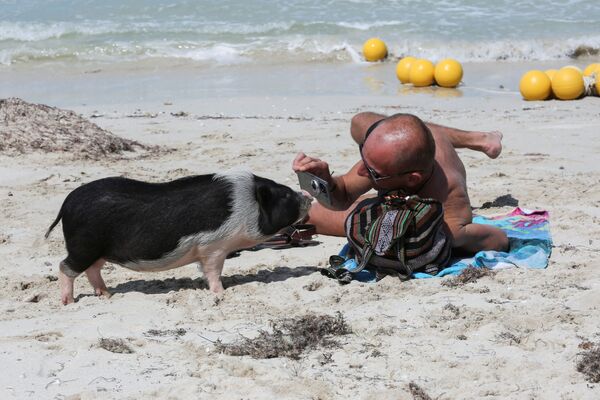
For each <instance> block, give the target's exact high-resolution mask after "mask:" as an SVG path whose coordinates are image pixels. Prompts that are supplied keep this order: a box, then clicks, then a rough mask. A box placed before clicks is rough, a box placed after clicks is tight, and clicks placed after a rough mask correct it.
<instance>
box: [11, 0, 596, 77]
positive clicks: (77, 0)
mask: <svg viewBox="0 0 600 400" xmlns="http://www.w3.org/2000/svg"><path fill="white" fill-rule="evenodd" d="M372 36H377V37H380V38H382V39H383V40H384V41H385V42H386V43H387V44H388V47H389V50H390V53H391V55H392V57H400V56H403V55H407V54H410V55H414V56H418V57H426V58H429V59H431V60H433V61H435V60H438V59H440V58H443V57H454V58H457V59H459V60H461V61H463V62H469V61H472V62H479V61H494V60H509V61H535V60H561V59H569V58H571V57H573V56H574V53H576V51H577V49H579V50H581V49H587V50H590V51H591V52H592V53H594V52H598V49H600V3H599V2H598V1H597V0H595V1H587V0H586V1H583V0H582V1H575V0H574V1H532V0H526V1H520V2H515V1H507V0H497V1H495V2H494V3H493V4H492V2H484V1H473V0H462V1H433V0H425V1H408V0H405V1H384V0H380V1H378V0H354V1H339V0H330V1H319V0H303V1H295V2H289V1H280V0H273V1H260V0H246V1H240V0H237V1H231V0H225V1H219V2H208V1H191V0H188V1H173V0H171V1H167V0H134V1H117V0H104V1H99V0H96V1H92V0H88V1H83V0H11V1H0V64H3V65H29V64H35V63H40V62H63V63H65V62H66V63H73V62H82V63H92V64H102V63H110V64H114V63H120V62H127V63H131V62H133V63H137V62H146V61H149V60H150V61H153V60H156V59H161V60H163V61H167V62H175V63H187V62H191V63H195V64H199V65H204V64H207V65H223V64H244V63H254V64H261V63H265V64H290V63H314V62H326V63H360V62H362V60H361V54H360V53H361V48H362V44H363V42H364V41H365V40H366V39H368V38H369V37H372ZM596 57H597V56H596Z"/></svg>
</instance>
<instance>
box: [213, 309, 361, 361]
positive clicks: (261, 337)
mask: <svg viewBox="0 0 600 400" xmlns="http://www.w3.org/2000/svg"><path fill="white" fill-rule="evenodd" d="M271 328H272V332H267V331H264V330H261V331H259V334H258V337H256V338H254V339H248V338H242V339H240V340H239V341H237V342H234V343H230V344H225V343H221V341H217V342H216V349H217V351H219V352H222V353H225V354H228V355H231V356H252V357H253V358H276V357H288V358H292V359H295V360H297V359H299V358H300V355H301V354H302V352H303V351H304V350H310V349H314V348H316V347H318V346H322V347H335V346H338V345H339V344H338V343H337V342H336V341H334V340H332V339H331V336H334V335H346V334H349V333H351V330H350V327H349V326H348V324H347V323H346V321H345V319H344V316H343V315H342V314H341V313H339V312H338V313H337V315H336V316H335V317H333V316H329V315H315V314H306V315H304V316H301V317H298V318H284V319H281V320H279V321H274V322H273V321H272V322H271Z"/></svg>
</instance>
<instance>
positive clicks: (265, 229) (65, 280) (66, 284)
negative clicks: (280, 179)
mask: <svg viewBox="0 0 600 400" xmlns="http://www.w3.org/2000/svg"><path fill="white" fill-rule="evenodd" d="M310 203H311V199H310V198H309V197H307V196H305V195H303V194H302V193H300V192H295V191H293V190H292V189H290V188H289V187H287V186H284V185H281V184H278V183H276V182H273V181H272V180H269V179H266V178H261V177H259V176H255V175H253V174H251V173H249V172H239V171H238V172H230V173H225V174H209V175H197V176H190V177H185V178H181V179H177V180H174V181H171V182H165V183H147V182H141V181H137V180H133V179H127V178H123V177H113V178H105V179H99V180H96V181H93V182H90V183H87V184H85V185H83V186H80V187H79V188H77V189H75V190H73V191H72V192H71V193H70V194H69V195H68V196H67V198H66V199H65V201H64V203H63V205H62V207H61V209H60V212H59V213H58V216H57V217H56V220H55V221H54V222H53V223H52V225H51V226H50V228H49V229H48V232H47V233H46V238H47V237H48V235H49V234H50V232H51V231H52V229H53V228H54V227H55V226H56V225H57V224H58V222H59V221H60V220H61V219H62V228H63V233H64V237H65V244H66V248H67V257H66V258H65V259H64V260H63V261H61V263H60V266H59V270H60V272H59V283H60V291H61V300H62V302H63V304H68V303H72V302H73V301H74V300H73V282H74V280H75V278H76V277H77V276H78V275H79V274H81V273H82V272H85V273H86V275H87V277H88V280H89V281H90V284H91V285H92V287H93V288H94V291H95V293H96V294H97V295H105V296H110V293H109V291H108V289H107V288H106V284H105V283H104V280H103V279H102V276H101V274H100V270H101V268H102V266H103V265H104V263H105V262H106V261H109V262H112V263H115V264H119V265H121V266H123V267H125V268H129V269H132V270H135V271H164V270H168V269H172V268H177V267H181V266H183V265H186V264H190V263H193V262H198V263H199V264H200V267H201V269H202V272H203V273H204V276H205V278H206V280H207V281H208V285H209V288H210V290H211V291H213V292H215V293H219V292H221V291H223V285H222V283H221V271H222V269H223V263H224V261H225V258H226V257H227V255H228V254H230V253H231V252H234V251H236V250H239V249H243V248H248V247H252V246H255V245H256V244H259V243H261V242H264V241H265V240H267V239H269V238H270V237H272V236H273V235H275V234H276V233H277V232H279V231H280V230H282V229H283V228H286V227H288V226H290V225H292V224H294V223H295V222H297V221H299V220H301V219H303V218H304V217H305V216H306V215H307V213H308V210H309V208H310Z"/></svg>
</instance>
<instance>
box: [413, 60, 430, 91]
mask: <svg viewBox="0 0 600 400" xmlns="http://www.w3.org/2000/svg"><path fill="white" fill-rule="evenodd" d="M433 71H434V67H433V63H432V62H431V61H429V60H424V59H418V60H416V61H414V62H413V63H412V65H411V66H410V73H409V79H410V83H412V84H413V85H414V86H416V87H422V86H429V85H431V84H432V83H433Z"/></svg>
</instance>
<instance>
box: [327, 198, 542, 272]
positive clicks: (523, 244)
mask: <svg viewBox="0 0 600 400" xmlns="http://www.w3.org/2000/svg"><path fill="white" fill-rule="evenodd" d="M473 222H474V223H477V224H486V225H493V226H497V227H498V228H500V229H502V230H503V231H504V232H506V235H507V236H508V240H509V251H508V252H500V251H480V252H479V253H477V254H475V256H474V257H471V258H462V259H453V260H452V261H451V262H450V265H449V266H448V267H446V268H444V269H443V270H441V271H440V272H438V273H437V274H436V275H429V274H426V273H423V272H415V273H413V275H412V277H413V278H416V279H425V278H433V277H441V276H446V275H458V274H460V272H461V271H462V270H463V269H465V268H467V267H469V266H472V267H476V268H483V267H485V268H489V269H501V268H509V267H521V268H535V269H543V268H546V267H547V266H548V259H549V258H550V254H551V252H552V237H551V236H550V221H549V215H548V212H547V211H543V210H526V209H521V208H518V207H517V208H515V209H514V210H513V211H512V212H510V213H508V214H503V215H499V216H495V217H483V216H474V217H473ZM349 250H350V247H349V245H348V244H346V245H345V246H344V247H343V248H342V250H341V251H340V253H339V256H341V257H343V258H346V261H345V262H344V263H343V267H344V268H345V269H346V270H348V271H349V272H353V268H356V267H357V262H356V260H354V258H350V259H348V258H347V254H348V251H349ZM353 278H354V280H357V281H360V282H375V272H374V271H370V270H367V269H363V270H362V271H360V272H358V273H356V274H354V276H353Z"/></svg>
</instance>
